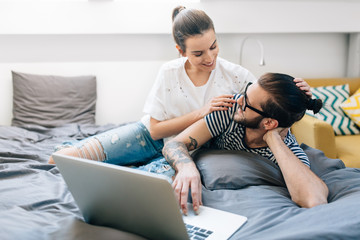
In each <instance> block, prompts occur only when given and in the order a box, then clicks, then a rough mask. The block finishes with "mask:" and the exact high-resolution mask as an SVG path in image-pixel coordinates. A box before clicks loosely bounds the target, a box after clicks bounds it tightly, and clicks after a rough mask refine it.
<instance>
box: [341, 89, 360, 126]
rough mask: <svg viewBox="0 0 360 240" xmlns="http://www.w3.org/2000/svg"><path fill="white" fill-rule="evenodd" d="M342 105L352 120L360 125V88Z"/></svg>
mask: <svg viewBox="0 0 360 240" xmlns="http://www.w3.org/2000/svg"><path fill="white" fill-rule="evenodd" d="M340 106H341V108H342V110H343V111H344V112H345V113H346V114H347V115H348V116H349V117H350V118H351V120H353V121H354V122H355V124H356V125H357V126H358V127H360V88H359V89H358V90H357V91H356V92H355V93H354V95H352V96H351V97H350V98H348V99H347V100H346V101H345V102H343V103H342V104H341V105H340Z"/></svg>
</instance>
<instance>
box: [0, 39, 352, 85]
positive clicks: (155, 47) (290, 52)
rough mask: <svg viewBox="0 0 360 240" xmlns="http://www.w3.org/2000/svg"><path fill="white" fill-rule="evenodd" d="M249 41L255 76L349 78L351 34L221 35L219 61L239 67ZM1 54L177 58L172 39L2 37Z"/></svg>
mask: <svg viewBox="0 0 360 240" xmlns="http://www.w3.org/2000/svg"><path fill="white" fill-rule="evenodd" d="M246 36H251V38H250V39H249V40H247V42H246V43H245V45H244V48H243V62H242V65H243V66H244V67H246V68H248V69H249V70H250V71H252V72H253V73H254V74H255V75H256V76H260V75H261V74H263V73H264V72H268V71H272V72H285V73H288V74H292V75H296V76H302V77H308V78H309V77H342V76H345V72H346V62H347V48H348V34H344V33H282V34H270V33H269V34H251V35H248V34H246V35H245V34H218V39H219V40H218V41H219V44H220V56H221V57H223V58H226V59H228V60H230V61H232V62H235V63H239V58H240V45H241V42H242V41H243V40H244V38H245V37H246ZM253 39H259V40H260V41H261V42H262V43H263V45H264V52H265V62H266V65H265V66H264V67H260V66H258V62H259V59H260V48H259V46H258V45H257V43H256V41H255V40H253ZM0 52H1V54H0V62H3V63H7V62H14V63H16V62H87V61H88V62H100V61H115V62H126V61H141V62H144V61H145V62H146V61H149V62H152V61H168V60H170V59H173V58H176V57H178V54H177V51H176V49H175V45H174V42H173V39H172V37H171V35H170V34H101V35H99V34H87V35H72V34H71V35H67V34H66V35H52V34H50V35H49V34H45V35H0ZM138 67H139V68H141V67H142V65H140V64H139V66H138ZM155 71H157V69H156V70H155ZM124 77H125V78H126V76H124Z"/></svg>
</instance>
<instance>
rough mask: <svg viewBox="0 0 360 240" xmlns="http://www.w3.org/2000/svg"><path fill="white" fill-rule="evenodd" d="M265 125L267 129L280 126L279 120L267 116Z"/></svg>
mask: <svg viewBox="0 0 360 240" xmlns="http://www.w3.org/2000/svg"><path fill="white" fill-rule="evenodd" d="M263 126H264V129H265V130H272V129H275V128H277V127H278V126H279V122H278V120H276V119H273V118H265V119H264V123H263Z"/></svg>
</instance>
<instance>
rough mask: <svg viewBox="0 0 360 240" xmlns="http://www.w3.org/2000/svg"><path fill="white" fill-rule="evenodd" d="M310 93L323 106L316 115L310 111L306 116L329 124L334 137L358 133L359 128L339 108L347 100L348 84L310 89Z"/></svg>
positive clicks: (359, 131)
mask: <svg viewBox="0 0 360 240" xmlns="http://www.w3.org/2000/svg"><path fill="white" fill-rule="evenodd" d="M311 92H312V94H313V96H314V97H315V98H320V99H321V100H323V103H324V105H323V107H322V109H321V110H320V112H319V113H318V114H316V115H314V114H313V112H312V111H310V110H308V111H306V114H308V115H311V116H313V117H315V118H318V119H320V120H323V121H325V122H327V123H329V124H330V125H331V126H332V127H333V128H334V132H335V135H354V134H359V133H360V130H359V128H358V127H357V126H356V125H355V123H354V122H353V121H352V120H351V119H350V118H349V117H348V116H347V115H346V114H345V113H344V112H343V110H342V109H341V107H340V105H341V103H343V102H344V101H345V100H346V99H348V98H349V84H344V85H337V86H324V87H316V88H311Z"/></svg>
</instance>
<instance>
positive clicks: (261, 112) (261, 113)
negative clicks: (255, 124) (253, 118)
mask: <svg viewBox="0 0 360 240" xmlns="http://www.w3.org/2000/svg"><path fill="white" fill-rule="evenodd" d="M251 84H252V82H249V83H248V84H247V85H246V88H245V92H244V98H243V103H242V108H241V109H242V110H243V111H245V109H246V108H250V109H251V110H253V111H254V112H256V113H258V114H260V115H261V116H263V117H270V115H269V114H267V113H265V112H263V111H260V110H258V109H256V108H254V107H252V106H250V105H249V104H248V103H247V101H246V98H247V95H246V92H247V89H248V87H249V86H250V85H251Z"/></svg>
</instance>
